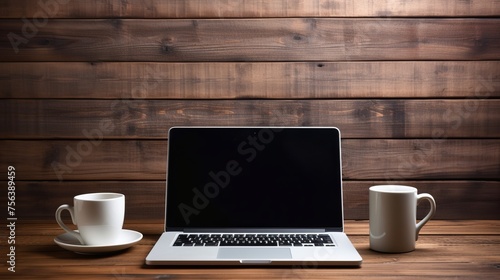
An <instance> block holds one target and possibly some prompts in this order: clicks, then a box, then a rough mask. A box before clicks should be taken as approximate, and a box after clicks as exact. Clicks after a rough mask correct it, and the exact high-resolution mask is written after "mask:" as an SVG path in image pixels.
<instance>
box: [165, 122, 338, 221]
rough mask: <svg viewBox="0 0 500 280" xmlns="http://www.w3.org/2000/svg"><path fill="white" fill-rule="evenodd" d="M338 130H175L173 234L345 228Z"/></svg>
mask: <svg viewBox="0 0 500 280" xmlns="http://www.w3.org/2000/svg"><path fill="white" fill-rule="evenodd" d="M340 166H341V159H340V135H339V131H338V130H337V129H335V128H305V127H304V128H200V127H198V128H185V127H184V128H172V129H171V130H170V131H169V149H168V165H167V168H168V178H167V213H166V223H167V228H184V229H186V228H283V227H286V228H340V227H341V226H342V219H343V217H342V197H341V194H342V192H341V167H340Z"/></svg>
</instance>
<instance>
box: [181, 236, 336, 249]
mask: <svg viewBox="0 0 500 280" xmlns="http://www.w3.org/2000/svg"><path fill="white" fill-rule="evenodd" d="M174 246H335V244H334V243H333V240H332V239H331V237H330V236H329V235H328V234H179V236H178V237H177V239H176V240H175V242H174Z"/></svg>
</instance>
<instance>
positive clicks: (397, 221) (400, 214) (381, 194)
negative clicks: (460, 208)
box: [369, 185, 436, 253]
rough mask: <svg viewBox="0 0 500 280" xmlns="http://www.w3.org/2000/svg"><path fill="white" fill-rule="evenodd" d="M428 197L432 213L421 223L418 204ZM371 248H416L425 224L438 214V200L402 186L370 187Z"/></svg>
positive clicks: (412, 188)
mask: <svg viewBox="0 0 500 280" xmlns="http://www.w3.org/2000/svg"><path fill="white" fill-rule="evenodd" d="M422 200H427V201H429V203H430V206H431V207H430V210H429V213H427V215H426V216H425V217H424V218H423V219H422V220H421V221H420V222H418V223H416V221H417V205H418V204H419V203H420V202H421V201H422ZM369 204H370V248H371V249H372V250H374V251H378V252H385V253H404V252H410V251H413V250H415V243H416V241H417V239H418V234H419V232H420V230H421V229H422V227H423V226H424V225H425V224H426V223H427V222H428V221H429V220H430V219H431V217H432V216H433V215H434V214H435V213H436V202H435V201H434V198H433V197H432V196H431V195H430V194H428V193H421V194H417V189H416V188H414V187H409V186H400V185H378V186H372V187H370V196H369Z"/></svg>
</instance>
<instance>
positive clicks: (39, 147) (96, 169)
mask: <svg viewBox="0 0 500 280" xmlns="http://www.w3.org/2000/svg"><path fill="white" fill-rule="evenodd" d="M342 149H343V150H342V160H343V178H344V179H345V180H386V181H393V180H411V179H418V180H443V179H446V180H469V179H475V180H482V179H489V180H498V174H500V165H499V164H498V163H499V162H500V140H498V139H463V140H459V139H438V140H436V139H435V140H429V139H421V140H419V139H410V140H394V139H346V140H343V142H342ZM0 155H1V157H0V165H1V166H4V170H6V168H7V166H8V165H13V166H15V167H16V169H19V170H22V172H20V174H19V177H17V180H165V178H166V175H165V172H166V158H167V141H165V140H121V141H114V140H109V141H108V140H103V141H98V140H95V139H92V138H90V140H85V139H84V140H79V141H77V140H74V141H63V140H61V141H12V140H3V141H0ZM382 157H383V160H381V158H382ZM27 159H29V160H27Z"/></svg>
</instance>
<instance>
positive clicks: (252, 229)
mask: <svg viewBox="0 0 500 280" xmlns="http://www.w3.org/2000/svg"><path fill="white" fill-rule="evenodd" d="M168 231H183V232H210V233H212V232H245V233H247V232H248V233H252V232H259V233H260V232H290V233H300V232H328V231H329V230H327V229H324V228H293V229H289V228H286V229H285V228H184V229H181V228H175V229H174V228H169V229H168ZM330 231H331V230H330ZM337 231H338V230H337Z"/></svg>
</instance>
